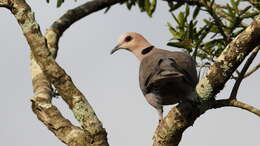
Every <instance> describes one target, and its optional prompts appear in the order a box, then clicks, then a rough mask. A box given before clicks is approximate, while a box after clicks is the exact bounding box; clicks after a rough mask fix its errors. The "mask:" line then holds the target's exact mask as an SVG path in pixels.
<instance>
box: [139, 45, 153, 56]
mask: <svg viewBox="0 0 260 146" xmlns="http://www.w3.org/2000/svg"><path fill="white" fill-rule="evenodd" d="M153 48H154V46H149V47H147V48H144V49H143V50H142V52H141V53H142V55H145V54H147V53H149V52H150V51H152V50H153Z"/></svg>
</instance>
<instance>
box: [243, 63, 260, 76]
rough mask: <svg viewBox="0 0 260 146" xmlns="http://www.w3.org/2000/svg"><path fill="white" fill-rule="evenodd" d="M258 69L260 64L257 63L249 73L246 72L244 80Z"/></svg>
mask: <svg viewBox="0 0 260 146" xmlns="http://www.w3.org/2000/svg"><path fill="white" fill-rule="evenodd" d="M258 68H260V63H258V64H257V65H256V66H255V67H253V68H252V69H251V70H250V71H248V72H246V74H245V75H244V78H246V77H248V76H250V75H251V74H253V73H254V72H255V71H257V69H258Z"/></svg>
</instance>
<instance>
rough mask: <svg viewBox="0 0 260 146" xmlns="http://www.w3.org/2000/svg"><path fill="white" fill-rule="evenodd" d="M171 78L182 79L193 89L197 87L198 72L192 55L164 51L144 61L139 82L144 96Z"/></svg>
mask: <svg viewBox="0 0 260 146" xmlns="http://www.w3.org/2000/svg"><path fill="white" fill-rule="evenodd" d="M170 78H171V79H173V78H182V79H183V80H184V81H185V82H186V83H187V84H189V85H190V86H191V87H195V86H196V84H197V80H198V78H197V71H196V67H195V62H194V61H193V60H192V58H191V56H190V55H188V54H186V53H184V52H170V51H166V50H162V51H161V52H158V53H155V54H153V55H151V56H148V57H147V58H145V59H144V60H143V61H142V63H141V65H140V75H139V82H140V88H141V90H142V92H143V94H144V95H145V94H147V93H149V92H151V90H152V88H153V87H154V85H155V84H159V85H160V84H161V83H162V81H163V82H164V81H166V80H167V79H170Z"/></svg>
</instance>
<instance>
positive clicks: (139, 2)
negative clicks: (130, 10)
mask: <svg viewBox="0 0 260 146" xmlns="http://www.w3.org/2000/svg"><path fill="white" fill-rule="evenodd" d="M138 6H139V9H140V10H141V12H143V11H145V4H144V0H138Z"/></svg>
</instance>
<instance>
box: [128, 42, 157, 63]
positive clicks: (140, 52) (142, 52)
mask: <svg viewBox="0 0 260 146" xmlns="http://www.w3.org/2000/svg"><path fill="white" fill-rule="evenodd" d="M155 50H156V48H155V47H154V46H153V45H149V46H147V47H145V48H143V49H136V50H134V51H133V53H134V54H135V56H136V57H137V58H138V60H140V61H142V60H143V59H144V58H145V57H146V56H149V55H151V54H152V53H153V52H154V51H155Z"/></svg>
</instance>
